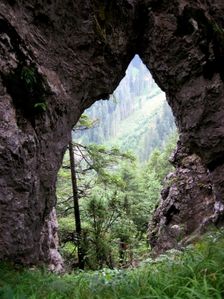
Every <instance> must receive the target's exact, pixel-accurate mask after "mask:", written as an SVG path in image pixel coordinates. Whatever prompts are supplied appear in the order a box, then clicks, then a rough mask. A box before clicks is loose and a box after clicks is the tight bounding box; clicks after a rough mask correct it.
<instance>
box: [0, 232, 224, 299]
mask: <svg viewBox="0 0 224 299" xmlns="http://www.w3.org/2000/svg"><path fill="white" fill-rule="evenodd" d="M223 246H224V235H223V232H222V231H220V232H217V233H216V234H214V233H213V234H212V235H210V236H209V237H207V238H205V239H203V240H201V241H200V242H199V243H197V244H195V245H194V246H191V247H189V248H187V249H186V250H185V251H184V252H178V251H171V252H169V253H168V254H167V255H163V256H162V257H160V258H158V259H157V260H152V259H148V261H145V263H144V265H142V266H140V267H138V268H135V269H127V270H117V269H115V270H110V269H102V270H100V271H94V272H90V271H89V272H74V273H71V274H66V275H64V276H62V277H59V276H56V275H53V274H49V273H47V272H46V271H44V270H37V269H30V270H26V269H22V268H17V269H15V268H13V267H12V266H10V265H8V264H1V266H0V298H7V299H11V298H12V299H22V298H26V299H39V298H43V299H70V298H71V299H74V298H77V299H90V298H91V299H101V298H102V299H105V298H107V299H121V298H122V299H143V298H145V299H146V298H149V299H150V298H154V299H161V298H166V299H169V298H175V299H185V298H186V299H187V298H189V299H192V298H194V299H197V298H198V299H202V298H203V299H213V298H214V299H221V298H223V296H224V287H223V281H224V251H223Z"/></svg>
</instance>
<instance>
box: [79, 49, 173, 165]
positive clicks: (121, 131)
mask: <svg viewBox="0 0 224 299" xmlns="http://www.w3.org/2000/svg"><path fill="white" fill-rule="evenodd" d="M86 114H87V115H88V116H89V117H90V118H92V119H93V120H96V123H95V126H94V127H93V128H92V129H89V130H88V131H86V132H81V133H80V132H79V133H77V134H76V135H75V136H74V138H75V139H76V140H77V139H78V140H79V141H81V142H82V143H84V144H89V143H97V144H102V143H104V144H107V145H116V146H118V147H119V148H120V149H121V150H132V151H134V152H135V154H136V155H137V156H138V157H139V158H140V160H147V159H148V158H149V154H150V153H151V152H152V151H153V149H155V148H156V147H158V148H162V147H163V146H164V144H165V142H166V140H167V138H168V137H169V135H170V134H171V133H172V132H173V131H174V130H175V124H174V119H173V116H172V112H171V109H170V107H169V105H168V104H167V102H166V99H165V94H164V93H163V92H162V91H161V90H160V89H159V87H158V86H157V85H156V83H155V81H154V80H153V78H152V76H151V74H150V72H149V70H148V69H147V68H146V66H145V65H144V64H143V63H142V61H141V60H140V58H139V56H137V55H136V56H135V57H134V59H133V60H132V62H131V63H130V65H129V67H128V69H127V71H126V76H125V77H124V78H123V80H122V81H121V82H120V84H119V86H118V87H117V89H116V90H115V92H114V93H113V95H111V96H110V99H109V100H101V101H98V102H96V103H95V104H94V105H93V106H92V107H90V108H89V109H88V110H86Z"/></svg>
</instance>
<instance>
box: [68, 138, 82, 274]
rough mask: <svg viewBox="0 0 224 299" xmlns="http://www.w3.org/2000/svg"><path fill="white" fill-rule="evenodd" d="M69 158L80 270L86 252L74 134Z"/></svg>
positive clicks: (70, 144) (70, 143)
mask: <svg viewBox="0 0 224 299" xmlns="http://www.w3.org/2000/svg"><path fill="white" fill-rule="evenodd" d="M69 158H70V169H71V179H72V193H73V205H74V217H75V232H76V237H77V248H78V264H79V268H80V269H84V256H85V253H84V250H83V248H82V227H81V218H80V209H79V195H78V188H77V177H76V169H75V156H74V151H73V143H72V133H71V139H70V141H69Z"/></svg>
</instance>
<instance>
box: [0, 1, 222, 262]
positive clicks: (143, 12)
mask: <svg viewBox="0 0 224 299" xmlns="http://www.w3.org/2000/svg"><path fill="white" fill-rule="evenodd" d="M223 13H224V4H223V3H222V1H221V0H213V1H211V0H206V1H205V0H200V1H199V0H197V1H192V2H190V3H189V1H184V0H179V1H177V0H174V1H172V3H170V1H168V0H163V1H157V0H116V1H111V0H105V1H100V0H87V1H72V0H63V1H62V0H58V1H47V0H38V1H34V0H31V1H29V3H27V1H25V0H11V1H7V0H3V1H1V4H0V121H1V122H0V140H1V143H0V144H1V145H0V166H1V177H0V258H9V259H14V260H17V261H19V262H22V263H36V262H38V261H39V260H41V259H45V257H46V256H47V250H48V249H47V248H45V249H44V248H43V247H41V246H40V239H41V231H42V229H43V226H44V221H45V219H46V217H47V216H48V215H49V213H50V211H51V209H52V207H53V206H54V204H55V200H56V199H55V183H56V176H57V171H58V169H59V167H60V164H61V160H62V156H63V153H64V151H65V148H66V145H67V143H68V140H69V133H70V129H71V127H72V126H73V125H74V124H75V123H76V122H77V120H78V118H79V117H80V115H81V113H82V112H83V110H84V109H85V108H87V107H88V106H89V105H91V104H92V103H93V102H94V101H95V100H97V99H100V98H103V97H104V98H106V97H107V96H108V94H110V93H112V92H113V90H114V89H115V87H116V86H117V85H118V83H119V81H120V80H121V78H122V77H123V76H124V74H125V69H126V68H127V65H128V63H129V62H130V60H131V59H132V58H133V56H134V54H136V53H138V54H139V55H140V57H141V58H142V60H143V62H144V63H145V64H146V65H147V66H149V67H150V70H151V71H152V73H153V76H154V78H155V80H156V82H157V83H158V85H159V86H160V87H161V88H162V89H163V90H164V91H165V92H166V94H167V97H168V101H169V104H170V105H171V107H172V110H173V112H174V115H175V117H176V122H177V125H178V127H179V130H180V133H181V140H182V142H183V143H184V144H185V145H186V146H187V147H188V148H189V149H190V150H191V151H193V152H196V153H198V154H199V155H200V156H201V158H202V160H203V162H204V163H205V164H206V165H207V167H208V168H209V169H210V170H211V175H212V181H213V184H214V186H215V190H216V196H217V198H218V199H219V200H220V201H221V200H222V198H223V195H224V180H223V173H224V164H223V155H224V150H223V148H224V147H223V146H224V138H223V135H224V130H223V122H224V118H223V115H224V105H223V101H224V89H223V79H224V76H223V75H224V73H223V72H224V68H223V61H222V57H223V54H224V31H223V27H224V21H223V19H222V17H221V16H222V15H223ZM42 239H43V238H42Z"/></svg>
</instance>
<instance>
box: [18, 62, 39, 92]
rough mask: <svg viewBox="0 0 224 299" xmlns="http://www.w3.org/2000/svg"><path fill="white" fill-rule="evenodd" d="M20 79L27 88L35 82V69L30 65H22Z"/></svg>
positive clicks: (31, 86) (31, 87)
mask: <svg viewBox="0 0 224 299" xmlns="http://www.w3.org/2000/svg"><path fill="white" fill-rule="evenodd" d="M21 79H22V80H23V81H24V82H25V84H26V86H27V87H28V88H29V89H33V87H34V86H35V85H36V84H37V77H36V69H35V68H33V67H31V66H29V67H28V66H24V67H23V68H22V71H21Z"/></svg>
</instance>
